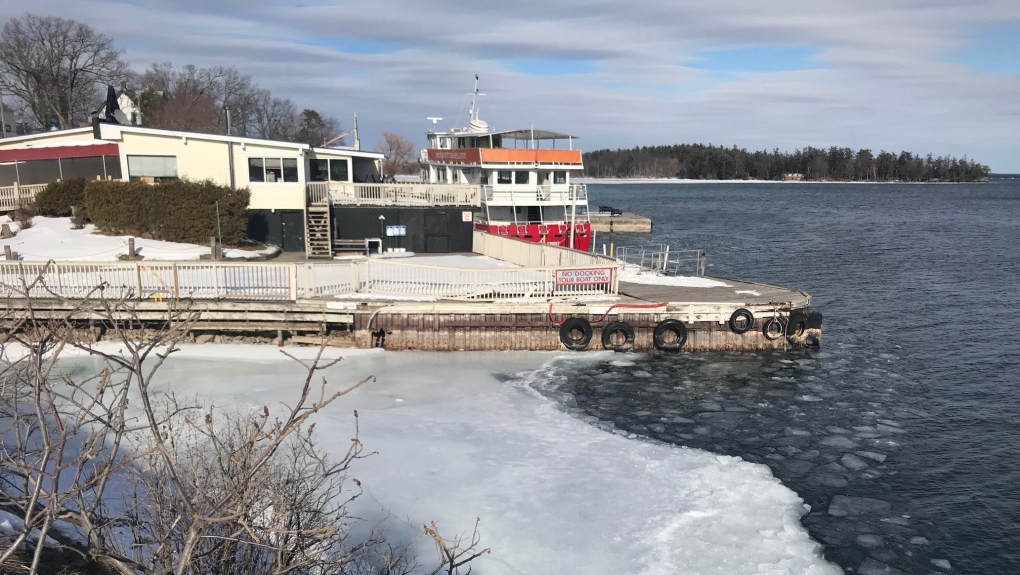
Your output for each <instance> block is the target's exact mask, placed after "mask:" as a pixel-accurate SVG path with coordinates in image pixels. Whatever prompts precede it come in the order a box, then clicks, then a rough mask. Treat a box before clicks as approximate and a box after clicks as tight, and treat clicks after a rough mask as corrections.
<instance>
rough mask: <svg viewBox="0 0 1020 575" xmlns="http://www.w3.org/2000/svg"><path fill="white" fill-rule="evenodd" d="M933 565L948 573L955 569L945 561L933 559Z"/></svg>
mask: <svg viewBox="0 0 1020 575" xmlns="http://www.w3.org/2000/svg"><path fill="white" fill-rule="evenodd" d="M931 564H932V565H934V566H936V567H938V568H939V569H945V570H946V571H948V570H950V569H952V568H953V566H952V564H950V563H949V561H947V560H945V559H932V560H931Z"/></svg>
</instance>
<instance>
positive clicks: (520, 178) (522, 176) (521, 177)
mask: <svg viewBox="0 0 1020 575" xmlns="http://www.w3.org/2000/svg"><path fill="white" fill-rule="evenodd" d="M529 175H530V174H529V172H523V171H522V172H514V183H515V184H526V183H528V176H529Z"/></svg>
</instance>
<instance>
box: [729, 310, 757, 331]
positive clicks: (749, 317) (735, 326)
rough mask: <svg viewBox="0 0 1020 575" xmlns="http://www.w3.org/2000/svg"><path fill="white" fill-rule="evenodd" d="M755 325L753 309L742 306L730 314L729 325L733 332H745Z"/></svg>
mask: <svg viewBox="0 0 1020 575" xmlns="http://www.w3.org/2000/svg"><path fill="white" fill-rule="evenodd" d="M752 325H754V314H753V313H751V310H749V309H746V308H740V309H738V310H737V311H735V312H733V315H731V316H730V321H729V326H730V331H732V332H733V333H745V332H747V330H749V329H751V326H752Z"/></svg>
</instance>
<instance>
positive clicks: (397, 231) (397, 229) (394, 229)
mask: <svg viewBox="0 0 1020 575" xmlns="http://www.w3.org/2000/svg"><path fill="white" fill-rule="evenodd" d="M386 235H387V236H388V237H393V236H406V235H407V226H386Z"/></svg>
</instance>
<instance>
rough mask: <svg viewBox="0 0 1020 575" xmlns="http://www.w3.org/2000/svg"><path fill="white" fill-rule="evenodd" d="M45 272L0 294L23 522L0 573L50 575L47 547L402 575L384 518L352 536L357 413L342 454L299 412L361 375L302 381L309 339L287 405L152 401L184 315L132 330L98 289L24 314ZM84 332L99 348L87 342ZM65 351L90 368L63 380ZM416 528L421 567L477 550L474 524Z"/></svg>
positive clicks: (9, 430)
mask: <svg viewBox="0 0 1020 575" xmlns="http://www.w3.org/2000/svg"><path fill="white" fill-rule="evenodd" d="M53 273H54V272H52V271H44V272H42V273H41V274H40V275H39V276H38V277H36V278H24V277H20V278H19V280H20V283H19V284H17V285H7V284H0V293H6V294H8V296H9V297H10V298H11V299H10V300H9V302H8V305H6V306H5V307H4V311H3V312H0V326H2V328H3V329H2V332H0V450H3V457H2V458H0V508H2V509H4V510H5V511H8V512H10V513H14V514H16V515H17V516H18V517H20V518H23V525H21V526H20V527H16V528H15V530H16V532H15V533H14V535H13V536H12V537H11V538H10V540H9V541H7V542H6V547H4V548H0V565H4V566H5V567H6V566H7V565H12V564H14V565H17V564H18V562H20V563H21V564H23V565H24V570H25V572H27V573H31V574H36V573H44V572H54V571H56V570H57V569H56V568H54V565H53V564H52V563H47V557H46V556H47V554H48V553H49V554H51V555H52V553H53V552H54V550H55V551H57V552H59V553H63V554H64V555H67V554H70V555H72V556H76V557H78V558H79V559H78V561H79V563H80V564H81V565H82V568H83V569H86V570H89V571H92V572H98V571H102V572H107V573H120V574H122V575H169V574H171V573H172V574H174V575H205V574H208V573H236V574H245V575H285V574H290V573H295V574H299V573H300V574H311V573H315V574H320V575H401V574H406V573H409V572H410V571H411V570H413V569H414V567H415V566H416V559H415V557H414V555H413V554H412V552H411V549H410V543H404V544H400V543H393V542H390V541H388V540H387V536H386V533H385V524H384V523H380V524H378V525H376V526H374V527H373V528H371V529H370V530H369V534H368V535H367V536H359V537H354V536H353V535H352V533H353V529H352V528H353V526H354V525H355V524H356V523H357V522H358V521H360V520H359V519H357V518H353V517H351V516H350V515H349V513H348V509H349V504H350V503H351V502H352V501H354V500H355V499H356V498H357V497H358V496H359V495H360V494H361V483H360V482H359V481H358V480H357V479H354V478H350V477H348V473H349V471H350V466H351V464H352V463H353V462H355V461H356V460H358V459H360V458H362V457H365V456H366V455H368V454H366V453H365V452H364V446H363V445H362V443H361V440H360V437H359V433H358V414H357V412H356V411H355V412H354V418H353V433H352V437H351V439H350V442H349V444H348V446H347V449H346V451H341V452H340V453H336V452H335V449H334V450H332V453H331V452H330V451H327V450H326V449H323V448H322V447H321V446H320V444H319V442H318V434H317V433H316V432H315V424H314V422H313V417H314V416H315V414H317V413H319V412H320V411H322V410H324V409H327V408H330V406H331V405H332V404H333V403H334V402H336V401H337V400H338V399H339V398H341V397H343V396H344V395H346V394H348V393H350V392H351V391H352V390H354V389H356V388H358V387H359V386H361V385H363V384H365V383H366V382H368V381H372V380H373V379H374V378H372V377H369V378H366V379H364V380H362V381H359V382H357V383H355V384H353V385H349V386H346V387H343V386H342V387H336V386H331V385H329V384H328V382H327V381H326V380H325V379H324V378H320V377H319V376H318V374H319V372H320V371H322V370H324V369H326V368H328V367H330V366H332V365H334V364H335V363H336V362H337V361H339V360H335V361H323V359H322V353H323V350H324V349H326V347H325V345H324V346H323V347H320V348H319V351H318V354H317V355H316V356H315V357H314V359H312V360H311V361H301V360H298V359H297V358H295V357H293V356H290V357H291V359H293V360H294V361H296V362H298V363H299V364H301V367H302V369H303V370H304V372H305V377H304V381H303V384H302V385H300V386H298V387H299V389H298V391H297V397H296V398H295V399H294V400H293V401H292V402H291V403H290V404H289V405H284V404H275V405H274V404H266V405H264V406H262V408H261V409H259V410H257V411H254V412H250V411H249V412H241V411H237V410H223V409H219V408H216V407H213V406H208V405H203V404H202V403H201V402H200V401H199V400H197V399H187V398H185V399H182V398H179V397H176V396H174V395H173V394H166V393H161V392H159V391H157V390H156V389H155V388H154V382H155V376H156V373H157V372H158V370H159V369H160V367H161V366H162V365H163V363H164V362H165V361H166V360H167V359H169V358H170V357H171V356H172V354H174V353H175V352H176V351H177V350H178V344H179V343H180V342H182V341H183V340H184V338H185V337H186V336H187V334H188V332H189V330H190V329H191V328H192V327H193V325H194V324H195V322H196V321H198V319H199V315H198V314H196V313H193V312H192V311H191V310H190V309H189V308H188V307H187V306H179V307H178V306H177V305H176V304H172V305H171V306H170V308H169V311H168V315H167V317H166V319H165V320H164V321H162V322H156V323H153V320H151V319H149V320H146V321H142V319H141V318H140V317H139V316H138V314H137V313H136V312H135V311H134V307H133V306H134V304H133V303H132V301H131V300H129V299H112V298H108V297H106V298H104V297H103V292H104V289H105V288H106V287H107V286H105V284H101V285H99V286H96V287H95V288H94V289H93V290H92V291H91V292H90V293H88V294H86V295H85V297H84V299H83V300H82V301H81V302H80V303H79V304H78V305H77V306H76V307H74V308H73V309H71V311H69V312H66V313H63V314H53V313H52V312H49V311H47V310H46V306H45V305H43V306H41V308H40V309H43V310H44V311H42V312H40V313H38V314H37V312H36V310H35V306H34V303H33V302H34V299H33V296H34V295H36V294H42V295H43V297H54V296H55V294H54V293H52V292H50V291H49V290H48V288H47V286H46V284H45V282H44V281H43V278H45V277H52V274H53ZM16 275H17V274H11V273H6V272H5V275H4V278H7V279H8V280H9V278H11V277H12V276H16ZM68 281H70V280H69V279H68ZM130 295H131V294H127V296H130ZM14 310H18V311H14ZM87 326H93V328H89V327H87ZM96 327H98V328H99V330H98V331H94V328H96ZM99 331H104V332H105V335H106V337H107V338H109V339H113V340H114V341H116V342H117V343H118V346H117V348H119V349H118V350H117V351H116V352H115V353H108V352H105V351H103V349H104V348H101V347H97V346H95V345H94V343H93V340H94V339H96V338H97V337H98V336H99ZM12 344H15V346H12ZM68 349H78V350H81V351H85V352H87V353H88V354H89V355H91V356H92V357H94V358H97V359H98V360H99V362H100V366H101V367H100V368H99V369H95V367H91V368H88V369H78V370H75V369H73V368H72V369H70V370H69V369H68V365H67V364H66V363H64V362H63V359H62V357H63V355H64V354H63V352H64V351H66V350H68ZM330 442H331V443H333V444H335V438H330ZM352 484H353V487H352V486H351V485H352ZM426 533H427V534H428V535H431V536H432V537H433V538H434V540H435V541H436V543H437V545H438V547H439V550H440V552H441V557H440V565H439V567H438V568H437V572H438V571H440V570H442V571H445V572H447V573H455V572H456V569H458V568H460V567H461V566H463V565H465V564H466V563H467V562H469V561H471V560H473V559H475V558H477V557H478V556H480V555H481V554H483V553H486V552H488V550H485V551H482V552H476V551H474V549H475V547H476V546H477V544H478V536H477V524H476V527H475V533H474V535H473V536H472V537H471V539H470V541H467V540H464V539H463V538H461V537H458V538H455V539H453V540H449V541H447V540H444V539H443V538H442V537H441V536H439V533H438V528H437V527H436V525H435V524H434V523H433V524H432V527H431V530H430V529H429V528H426ZM47 549H49V550H50V551H49V552H48V551H47ZM50 559H52V557H50Z"/></svg>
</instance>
